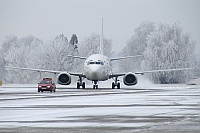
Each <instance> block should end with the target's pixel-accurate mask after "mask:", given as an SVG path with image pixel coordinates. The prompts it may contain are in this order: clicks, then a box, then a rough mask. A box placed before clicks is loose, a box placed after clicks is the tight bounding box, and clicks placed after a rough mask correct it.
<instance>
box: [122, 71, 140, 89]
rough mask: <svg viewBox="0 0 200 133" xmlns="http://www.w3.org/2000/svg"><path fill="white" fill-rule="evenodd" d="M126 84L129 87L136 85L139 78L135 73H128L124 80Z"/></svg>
mask: <svg viewBox="0 0 200 133" xmlns="http://www.w3.org/2000/svg"><path fill="white" fill-rule="evenodd" d="M123 81H124V84H125V85H127V86H131V85H136V84H137V77H136V76H135V75H134V74H133V73H131V72H130V73H127V74H126V75H125V76H124V78H123Z"/></svg>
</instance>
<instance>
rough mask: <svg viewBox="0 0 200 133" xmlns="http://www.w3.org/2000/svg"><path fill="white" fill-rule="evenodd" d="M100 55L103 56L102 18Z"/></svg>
mask: <svg viewBox="0 0 200 133" xmlns="http://www.w3.org/2000/svg"><path fill="white" fill-rule="evenodd" d="M99 54H102V55H103V18H102V33H101V40H100V48H99Z"/></svg>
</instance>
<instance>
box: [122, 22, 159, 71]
mask: <svg viewBox="0 0 200 133" xmlns="http://www.w3.org/2000/svg"><path fill="white" fill-rule="evenodd" d="M154 29H155V23H153V22H149V21H146V22H143V23H141V24H140V25H139V26H138V27H137V28H136V29H135V30H134V31H135V33H134V35H132V37H131V38H130V40H129V41H128V42H127V45H126V46H125V47H124V48H123V49H122V51H121V53H120V56H130V55H142V54H143V53H144V51H145V49H146V47H147V37H148V35H150V34H151V32H153V31H154ZM142 60H143V58H141V57H137V58H130V59H126V60H121V61H119V66H120V68H121V71H125V72H128V71H140V70H141V68H140V64H141V62H142Z"/></svg>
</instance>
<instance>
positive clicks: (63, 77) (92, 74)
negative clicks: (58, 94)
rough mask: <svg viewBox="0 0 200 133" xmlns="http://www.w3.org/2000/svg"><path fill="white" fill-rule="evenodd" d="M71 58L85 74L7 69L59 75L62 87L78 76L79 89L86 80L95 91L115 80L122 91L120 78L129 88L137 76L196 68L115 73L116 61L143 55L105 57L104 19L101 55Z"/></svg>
mask: <svg viewBox="0 0 200 133" xmlns="http://www.w3.org/2000/svg"><path fill="white" fill-rule="evenodd" d="M67 56H68V57H69V58H70V57H71V58H79V59H84V60H85V62H84V71H83V73H73V72H63V71H54V70H44V69H32V68H19V67H11V66H5V68H12V69H21V70H31V71H38V72H49V73H55V74H58V76H57V82H58V84H61V85H69V84H71V76H78V77H79V80H78V81H77V89H79V88H80V87H82V88H83V89H85V86H86V85H85V82H83V80H84V79H85V78H86V79H87V80H90V81H92V82H93V89H98V82H99V81H106V80H108V79H111V78H112V79H113V80H114V82H112V85H111V86H112V89H114V88H115V87H117V89H120V82H119V80H118V77H120V76H123V83H124V84H125V85H127V86H131V85H136V84H137V83H138V79H137V76H136V75H137V74H144V73H153V72H163V71H182V70H192V69H194V68H178V69H165V70H151V71H142V72H128V73H113V72H112V67H111V62H112V61H115V60H122V59H127V58H136V57H141V56H142V55H135V56H126V57H118V58H109V57H107V56H105V55H103V19H102V36H101V43H100V48H99V54H93V55H91V56H89V57H81V56H72V55H67Z"/></svg>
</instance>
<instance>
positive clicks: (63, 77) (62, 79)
mask: <svg viewBox="0 0 200 133" xmlns="http://www.w3.org/2000/svg"><path fill="white" fill-rule="evenodd" d="M57 82H58V84H61V85H69V84H71V76H70V74H69V73H67V72H62V73H60V74H59V75H58V78H57Z"/></svg>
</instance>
